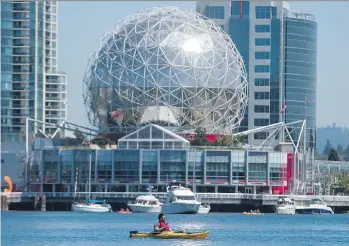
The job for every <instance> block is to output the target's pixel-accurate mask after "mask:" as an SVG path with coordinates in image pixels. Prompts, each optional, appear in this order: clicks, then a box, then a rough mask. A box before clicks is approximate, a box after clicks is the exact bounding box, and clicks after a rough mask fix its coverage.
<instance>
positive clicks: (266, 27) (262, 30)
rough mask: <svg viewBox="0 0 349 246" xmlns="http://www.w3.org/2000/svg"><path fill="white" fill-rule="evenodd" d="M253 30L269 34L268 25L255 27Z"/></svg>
mask: <svg viewBox="0 0 349 246" xmlns="http://www.w3.org/2000/svg"><path fill="white" fill-rule="evenodd" d="M254 30H255V32H258V33H261V32H262V33H263V32H270V25H255V27H254Z"/></svg>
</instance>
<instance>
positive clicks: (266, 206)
mask: <svg viewBox="0 0 349 246" xmlns="http://www.w3.org/2000/svg"><path fill="white" fill-rule="evenodd" d="M87 194H88V193H87V192H77V193H76V196H77V198H78V199H79V198H81V199H84V198H85V197H86V196H87ZM147 194H148V193H143V192H91V197H93V198H94V199H98V200H106V203H108V204H110V205H111V206H112V209H113V211H118V210H119V209H120V208H125V207H126V206H127V204H130V203H132V202H134V201H135V200H136V198H137V197H139V196H141V195H147ZM166 194H167V193H165V192H162V193H160V192H159V193H153V195H154V197H156V198H157V199H159V200H160V201H165V200H166ZM195 195H196V198H197V199H198V200H199V201H200V202H201V203H202V204H207V203H209V204H210V206H211V210H210V211H211V212H244V211H250V210H251V209H255V208H257V207H258V208H259V209H260V210H261V211H263V212H268V213H274V212H275V207H276V206H277V203H278V201H279V199H280V196H279V195H269V194H242V193H196V194H195ZM289 197H291V198H292V199H294V201H295V203H296V204H297V206H304V205H306V204H307V203H309V201H310V200H311V199H313V198H321V199H322V200H323V201H324V202H325V203H326V204H327V206H329V207H331V208H332V210H333V211H334V213H343V212H347V211H349V197H348V196H309V195H292V196H289ZM1 198H2V203H3V204H4V206H2V209H3V210H4V211H6V210H33V207H34V204H36V201H37V200H38V199H39V202H41V203H42V204H41V205H40V206H41V208H38V209H39V210H42V211H46V209H47V210H48V211H52V210H53V211H69V210H70V209H71V204H72V203H73V201H74V193H69V192H55V193H50V192H47V193H42V194H38V193H34V192H12V193H1Z"/></svg>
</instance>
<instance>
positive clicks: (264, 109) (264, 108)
mask: <svg viewBox="0 0 349 246" xmlns="http://www.w3.org/2000/svg"><path fill="white" fill-rule="evenodd" d="M254 112H255V113H269V105H254Z"/></svg>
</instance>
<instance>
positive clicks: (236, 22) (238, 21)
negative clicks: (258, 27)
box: [229, 1, 250, 131]
mask: <svg viewBox="0 0 349 246" xmlns="http://www.w3.org/2000/svg"><path fill="white" fill-rule="evenodd" d="M241 4H242V5H241ZM249 4H250V3H249V2H248V1H242V3H240V2H232V16H231V18H230V20H229V36H230V38H231V39H232V40H233V42H234V44H235V45H236V47H237V48H238V50H239V52H240V55H241V57H242V59H243V61H244V64H245V69H246V72H247V81H249V76H248V74H249V54H250V48H249V45H250V19H249ZM248 107H249V106H248V105H247V108H246V111H245V115H244V118H243V120H242V121H241V124H240V126H239V128H238V129H239V131H246V130H248Z"/></svg>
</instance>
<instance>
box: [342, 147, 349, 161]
mask: <svg viewBox="0 0 349 246" xmlns="http://www.w3.org/2000/svg"><path fill="white" fill-rule="evenodd" d="M342 155H343V159H344V160H345V161H349V145H348V146H347V147H346V148H345V149H344V150H343V154H342Z"/></svg>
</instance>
